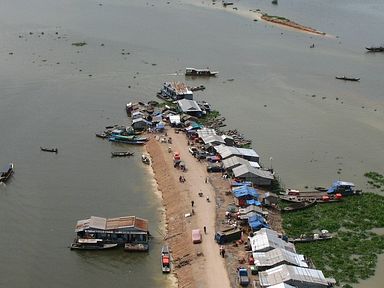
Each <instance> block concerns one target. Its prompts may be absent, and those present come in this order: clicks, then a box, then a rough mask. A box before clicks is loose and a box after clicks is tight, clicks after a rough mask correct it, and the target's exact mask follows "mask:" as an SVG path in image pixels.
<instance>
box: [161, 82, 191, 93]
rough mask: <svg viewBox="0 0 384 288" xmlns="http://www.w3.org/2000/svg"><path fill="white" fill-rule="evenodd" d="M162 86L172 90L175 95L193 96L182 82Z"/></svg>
mask: <svg viewBox="0 0 384 288" xmlns="http://www.w3.org/2000/svg"><path fill="white" fill-rule="evenodd" d="M164 86H168V87H169V88H170V89H172V90H174V91H175V92H176V93H177V94H179V95H182V94H193V93H192V91H191V90H189V89H188V86H187V85H186V84H185V83H182V82H167V83H164Z"/></svg>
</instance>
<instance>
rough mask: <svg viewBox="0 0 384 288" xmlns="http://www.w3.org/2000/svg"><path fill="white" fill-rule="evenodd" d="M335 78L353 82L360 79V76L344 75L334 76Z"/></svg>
mask: <svg viewBox="0 0 384 288" xmlns="http://www.w3.org/2000/svg"><path fill="white" fill-rule="evenodd" d="M335 78H336V79H338V80H344V81H354V82H357V81H360V78H353V77H345V76H336V77H335Z"/></svg>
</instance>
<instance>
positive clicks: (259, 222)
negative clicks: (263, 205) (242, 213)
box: [248, 214, 269, 231]
mask: <svg viewBox="0 0 384 288" xmlns="http://www.w3.org/2000/svg"><path fill="white" fill-rule="evenodd" d="M248 225H249V227H251V228H252V230H254V231H255V230H259V229H261V228H269V225H268V224H267V222H266V221H265V219H264V217H263V216H261V215H259V214H256V215H253V216H251V217H249V218H248Z"/></svg>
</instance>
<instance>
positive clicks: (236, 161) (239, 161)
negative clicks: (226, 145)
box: [223, 156, 260, 169]
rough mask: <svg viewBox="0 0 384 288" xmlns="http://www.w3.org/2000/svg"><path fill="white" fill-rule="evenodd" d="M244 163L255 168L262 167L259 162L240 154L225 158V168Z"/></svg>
mask: <svg viewBox="0 0 384 288" xmlns="http://www.w3.org/2000/svg"><path fill="white" fill-rule="evenodd" d="M243 164H246V165H250V166H251V167H253V168H260V165H259V163H257V162H251V161H248V160H246V159H243V158H241V157H239V156H232V157H229V158H227V159H224V160H223V165H224V168H225V169H233V168H235V167H237V166H240V165H243Z"/></svg>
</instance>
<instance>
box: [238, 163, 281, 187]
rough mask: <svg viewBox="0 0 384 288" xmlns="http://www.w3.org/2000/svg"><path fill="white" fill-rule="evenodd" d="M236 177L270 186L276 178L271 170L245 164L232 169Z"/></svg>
mask: <svg viewBox="0 0 384 288" xmlns="http://www.w3.org/2000/svg"><path fill="white" fill-rule="evenodd" d="M232 173H233V175H234V176H235V177H236V178H239V179H241V180H244V181H251V182H252V183H253V184H255V185H259V186H270V185H271V183H272V180H273V179H274V177H273V174H272V173H271V172H270V171H265V170H261V169H256V168H253V167H252V166H251V165H247V164H243V165H240V166H238V167H236V168H233V169H232Z"/></svg>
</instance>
